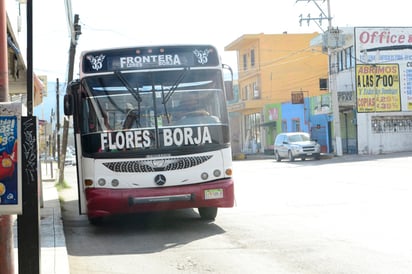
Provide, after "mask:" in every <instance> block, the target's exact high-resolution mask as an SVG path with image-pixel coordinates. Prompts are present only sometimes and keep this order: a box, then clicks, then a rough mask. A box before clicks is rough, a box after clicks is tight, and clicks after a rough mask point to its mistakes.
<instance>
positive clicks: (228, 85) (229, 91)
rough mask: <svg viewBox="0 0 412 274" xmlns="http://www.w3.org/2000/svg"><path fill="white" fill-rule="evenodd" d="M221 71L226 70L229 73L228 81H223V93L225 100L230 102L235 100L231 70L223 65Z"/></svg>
mask: <svg viewBox="0 0 412 274" xmlns="http://www.w3.org/2000/svg"><path fill="white" fill-rule="evenodd" d="M222 67H223V69H227V70H228V71H229V72H230V79H229V80H225V91H226V100H228V101H231V100H233V99H234V98H235V95H234V92H233V70H232V68H231V67H230V66H228V65H225V64H223V65H222Z"/></svg>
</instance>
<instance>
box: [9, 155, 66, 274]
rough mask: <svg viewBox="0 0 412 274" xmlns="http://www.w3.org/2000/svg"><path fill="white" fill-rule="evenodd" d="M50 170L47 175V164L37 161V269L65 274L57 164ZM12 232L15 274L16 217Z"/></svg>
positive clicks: (64, 250) (55, 273) (16, 258)
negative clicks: (38, 222)
mask: <svg viewBox="0 0 412 274" xmlns="http://www.w3.org/2000/svg"><path fill="white" fill-rule="evenodd" d="M53 169H54V170H53V176H51V175H52V174H51V173H52V172H51V167H50V163H47V164H46V163H41V177H42V181H41V184H42V185H41V186H42V193H41V195H42V197H43V199H42V201H43V202H42V201H40V247H41V251H40V260H41V266H40V270H41V274H68V273H70V269H69V260H68V254H67V249H66V239H65V237H64V231H63V221H62V215H61V210H60V201H59V196H58V193H57V189H56V187H55V183H56V179H57V178H58V172H57V163H53ZM13 235H14V260H15V264H14V269H15V273H16V274H17V273H18V271H19V265H18V246H17V245H18V243H17V236H18V235H17V216H16V220H15V221H14V223H13ZM19 274H23V273H19Z"/></svg>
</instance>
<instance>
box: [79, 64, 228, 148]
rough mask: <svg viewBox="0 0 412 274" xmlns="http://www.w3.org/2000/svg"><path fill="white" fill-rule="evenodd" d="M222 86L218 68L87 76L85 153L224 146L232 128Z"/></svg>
mask: <svg viewBox="0 0 412 274" xmlns="http://www.w3.org/2000/svg"><path fill="white" fill-rule="evenodd" d="M222 83H223V81H222V74H221V71H220V70H218V69H206V70H205V69H202V70H198V69H189V68H179V69H170V70H161V71H160V70H158V71H157V70H151V71H126V72H120V71H119V72H115V73H113V74H101V75H96V76H89V77H85V78H83V79H82V82H81V86H82V93H81V117H82V119H81V121H79V122H80V133H81V136H82V146H83V151H84V152H85V153H96V152H119V151H126V152H130V151H133V152H134V153H139V152H142V149H145V148H146V149H149V148H150V149H151V150H150V151H151V153H160V152H161V153H164V152H165V151H172V150H176V149H177V147H182V146H189V147H190V146H197V147H199V146H203V147H207V146H208V145H209V146H211V145H218V144H224V143H226V142H228V140H225V138H222V135H221V134H217V132H219V131H221V130H222V127H224V128H227V127H228V117H227V112H226V105H225V97H224V91H223V87H222ZM214 128H216V130H214ZM205 130H207V131H208V132H205ZM215 131H216V134H214V132H215ZM116 132H118V133H116ZM126 132H133V134H132V133H126ZM115 133H116V134H115ZM156 150H158V151H156ZM146 153H147V152H146Z"/></svg>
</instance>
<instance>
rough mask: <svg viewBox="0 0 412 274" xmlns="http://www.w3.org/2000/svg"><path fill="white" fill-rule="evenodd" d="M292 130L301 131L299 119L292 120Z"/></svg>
mask: <svg viewBox="0 0 412 274" xmlns="http://www.w3.org/2000/svg"><path fill="white" fill-rule="evenodd" d="M292 129H293V131H300V130H301V129H300V120H299V119H298V118H295V119H293V120H292Z"/></svg>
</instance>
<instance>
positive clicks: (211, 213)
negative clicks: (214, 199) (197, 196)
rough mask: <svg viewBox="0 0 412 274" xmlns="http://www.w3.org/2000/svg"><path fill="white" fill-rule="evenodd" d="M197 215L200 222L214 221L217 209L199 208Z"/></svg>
mask: <svg viewBox="0 0 412 274" xmlns="http://www.w3.org/2000/svg"><path fill="white" fill-rule="evenodd" d="M198 210H199V215H200V218H201V219H202V220H214V219H215V218H216V215H217V207H199V208H198Z"/></svg>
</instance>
